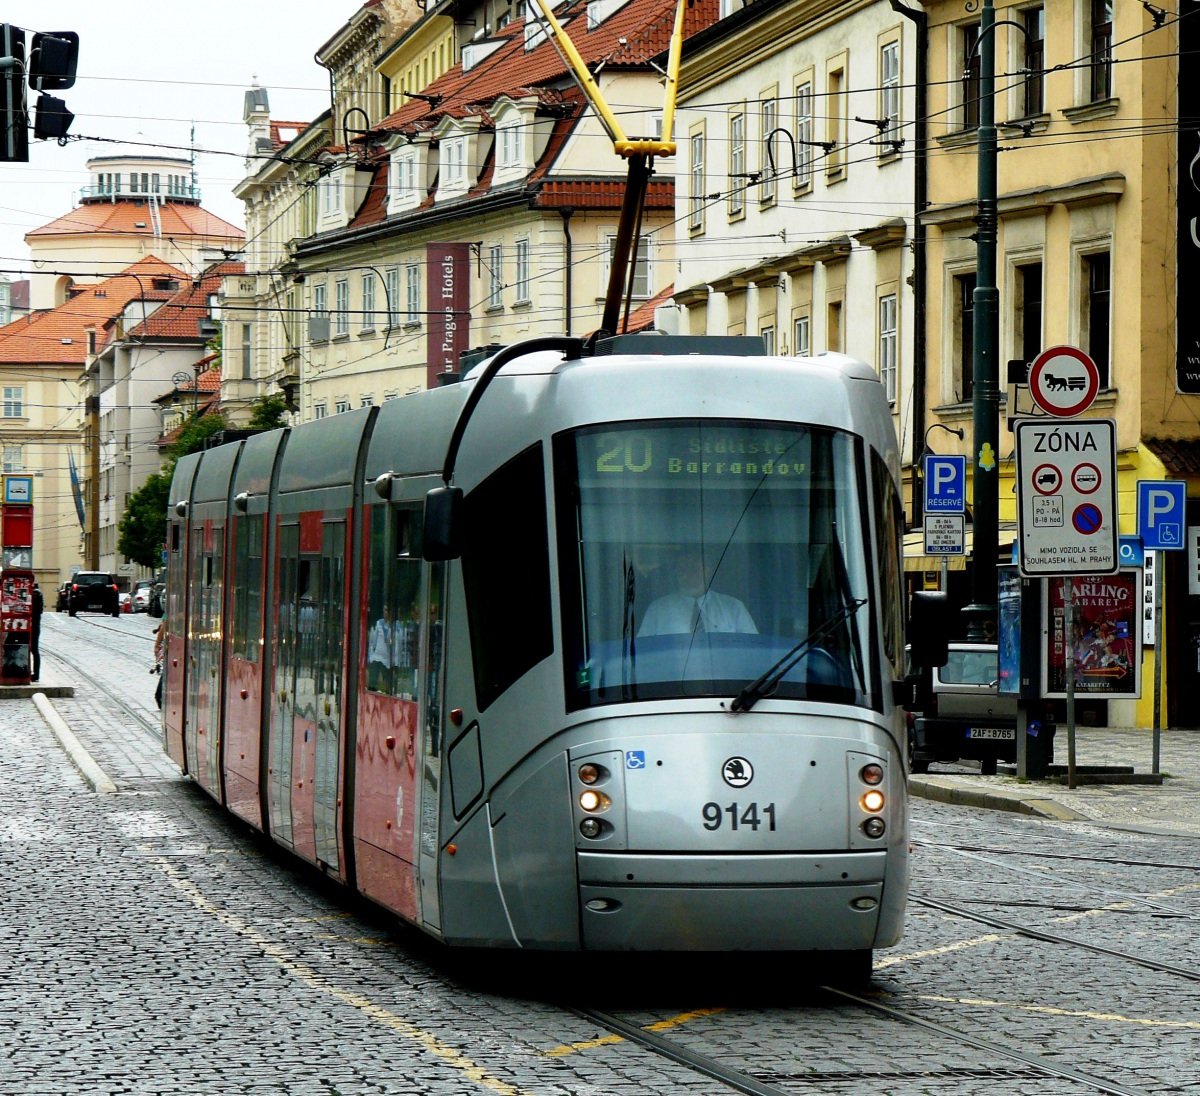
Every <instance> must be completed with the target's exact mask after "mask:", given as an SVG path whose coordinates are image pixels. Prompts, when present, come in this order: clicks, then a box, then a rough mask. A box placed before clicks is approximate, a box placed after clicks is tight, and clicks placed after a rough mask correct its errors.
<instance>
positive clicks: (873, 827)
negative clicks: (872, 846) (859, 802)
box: [862, 815, 887, 837]
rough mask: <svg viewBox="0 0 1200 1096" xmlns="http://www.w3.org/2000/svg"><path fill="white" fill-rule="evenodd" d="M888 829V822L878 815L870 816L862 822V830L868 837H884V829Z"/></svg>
mask: <svg viewBox="0 0 1200 1096" xmlns="http://www.w3.org/2000/svg"><path fill="white" fill-rule="evenodd" d="M886 829H887V824H886V823H885V822H884V821H883V819H882V818H880V817H879V816H878V815H874V816H872V817H871V818H868V819H867V820H866V821H865V822H864V823H863V824H862V831H863V833H865V834H866V835H867V836H868V837H882V836H883V831H884V830H886Z"/></svg>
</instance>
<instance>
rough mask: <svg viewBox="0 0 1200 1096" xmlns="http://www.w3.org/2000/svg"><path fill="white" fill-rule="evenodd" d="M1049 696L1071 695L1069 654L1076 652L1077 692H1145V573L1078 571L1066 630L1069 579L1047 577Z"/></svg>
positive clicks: (1125, 694) (1110, 694)
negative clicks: (1142, 617) (1069, 646)
mask: <svg viewBox="0 0 1200 1096" xmlns="http://www.w3.org/2000/svg"><path fill="white" fill-rule="evenodd" d="M1047 587H1048V589H1047V600H1048V603H1049V604H1048V606H1047V613H1048V616H1049V620H1048V624H1049V628H1048V632H1049V636H1048V649H1047V652H1046V678H1045V680H1046V696H1048V697H1065V696H1066V695H1067V675H1066V654H1067V643H1068V642H1070V643H1071V644H1072V647H1073V649H1074V652H1075V695H1076V696H1094V697H1101V698H1103V697H1114V698H1128V697H1138V696H1141V665H1142V645H1141V638H1142V629H1141V621H1140V608H1141V596H1140V595H1141V573H1140V571H1135V570H1125V571H1119V572H1117V574H1115V575H1079V576H1076V577H1075V578H1073V579H1072V580H1071V590H1072V602H1073V608H1072V626H1071V635H1070V637H1068V636H1067V634H1066V606H1065V600H1064V591H1065V589H1066V580H1065V579H1064V578H1053V579H1051V580H1049V582H1047Z"/></svg>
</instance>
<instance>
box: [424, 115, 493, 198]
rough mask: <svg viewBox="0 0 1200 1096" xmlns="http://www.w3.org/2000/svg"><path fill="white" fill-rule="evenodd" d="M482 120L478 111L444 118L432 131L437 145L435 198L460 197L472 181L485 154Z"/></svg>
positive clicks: (472, 183) (473, 183)
mask: <svg viewBox="0 0 1200 1096" xmlns="http://www.w3.org/2000/svg"><path fill="white" fill-rule="evenodd" d="M481 121H482V118H481V116H480V115H478V114H472V115H468V116H467V117H465V118H446V119H444V120H443V121H442V123H441V124H440V125H439V126H438V127H437V128H436V129H435V130H434V131H433V133H432V134H431V136H432V138H433V139H434V140H435V141H437V149H438V169H437V198H438V201H444V200H446V199H449V198H461V197H463V196H464V195H465V194H466V193H467V191H469V190H470V189H471V187H473V186H474V185H475V179H476V175H477V173H478V170H479V169H478V166H477V165H478V164H479V163H480V162H481V161H482V160H483V159H484V156H485V155H486V148H483V149H481V148H480V144H481V140H480V133H479V126H480V123H481ZM489 136H490V135H489Z"/></svg>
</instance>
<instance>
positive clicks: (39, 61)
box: [29, 30, 79, 141]
mask: <svg viewBox="0 0 1200 1096" xmlns="http://www.w3.org/2000/svg"><path fill="white" fill-rule="evenodd" d="M78 64H79V35H78V34H76V33H75V32H74V31H73V30H56V31H46V32H40V31H39V32H38V33H37V34H35V35H34V36H33V43H32V45H31V46H30V48H29V86H30V87H31V88H33V89H34V90H35V91H37V92H39V93H40V94H39V95H38V101H37V114H36V115H35V118H34V123H33V135H34V136H35V137H37V138H38V139H39V140H42V141H45V140H47V139H49V138H53V137H65V136H66V135H67V130H69V129H70V128H71V123H72V122H73V121H75V115H74V114H72V113H71V112H70V111H69V110H67V104H66V103H65V102H64V101H63V100H62V99H59V98H57V97H56V96H53V95H46V94H45V92H46V91H47V89H54V90H57V89H59V88H69V87H71V86H73V85H74V83H75V69H76V67H77V66H78Z"/></svg>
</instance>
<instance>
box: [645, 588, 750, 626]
mask: <svg viewBox="0 0 1200 1096" xmlns="http://www.w3.org/2000/svg"><path fill="white" fill-rule="evenodd" d="M697 610H698V612H697ZM697 620H699V623H697ZM693 628H695V629H696V630H698V631H700V630H702V631H706V632H752V633H757V632H758V628H756V627H755V625H754V618H753V617H752V616H751V615H750V610H749V609H747V608H746V606H745V605H743V604H742V603H741V602H740V601H739V600H738V599H737V598H735V597H730V596H729V595H728V594H719V593H717V592H716V591H715V590H709V591H708V592H707V593H705V594H701V595H700V597H692V596H690V595H689V594H666V595H665V596H663V597H660V598H656V599H655V600H654V601H652V602H651V603H650V608H648V609H647V610H646V615H645V616H644V617H643V618H642V624H641V627H640V628H638V635H640V636H662V635H678V634H680V633H684V634H686V633H689V632H691V631H692V630H693Z"/></svg>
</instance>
